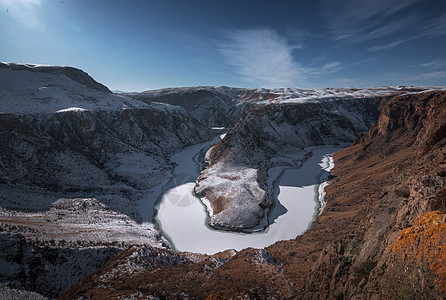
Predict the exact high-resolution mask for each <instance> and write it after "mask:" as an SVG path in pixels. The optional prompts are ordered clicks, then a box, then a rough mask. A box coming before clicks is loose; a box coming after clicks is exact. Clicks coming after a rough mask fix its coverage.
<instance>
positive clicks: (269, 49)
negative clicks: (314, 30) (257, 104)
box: [217, 28, 379, 87]
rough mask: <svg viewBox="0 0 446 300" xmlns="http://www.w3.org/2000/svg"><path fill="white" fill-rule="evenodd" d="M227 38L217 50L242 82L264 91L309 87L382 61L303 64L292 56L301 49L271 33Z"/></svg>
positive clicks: (242, 32)
mask: <svg viewBox="0 0 446 300" xmlns="http://www.w3.org/2000/svg"><path fill="white" fill-rule="evenodd" d="M225 37H226V39H225V41H224V42H220V43H218V44H217V46H218V51H219V52H220V53H221V54H222V56H223V57H224V59H225V61H226V63H227V64H228V65H230V66H232V67H233V68H234V69H235V72H236V73H237V74H238V75H239V76H240V79H241V80H243V81H245V82H249V83H254V84H255V85H257V86H263V87H285V86H299V85H304V86H308V85H311V84H314V82H315V81H320V80H321V79H324V78H326V76H329V75H331V74H335V73H338V72H340V71H342V70H344V69H347V68H350V67H354V66H357V65H361V64H369V63H372V62H374V61H376V60H378V59H379V57H369V58H365V59H363V60H360V61H353V62H349V63H344V62H342V61H337V60H329V57H324V58H323V59H321V60H319V61H318V62H317V63H313V64H304V63H303V62H302V61H299V60H298V55H297V54H298V53H299V52H297V54H296V52H294V53H293V51H295V50H296V49H300V48H299V47H297V46H296V45H295V44H292V43H291V42H290V40H289V39H288V38H286V37H285V36H282V35H280V34H278V33H277V32H276V31H274V30H272V29H265V28H262V29H250V30H232V31H227V32H226V33H225ZM292 39H293V40H294V38H292ZM293 54H294V55H293Z"/></svg>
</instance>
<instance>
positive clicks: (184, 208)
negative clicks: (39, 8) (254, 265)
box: [157, 144, 336, 254]
mask: <svg viewBox="0 0 446 300" xmlns="http://www.w3.org/2000/svg"><path fill="white" fill-rule="evenodd" d="M202 147H204V145H203V144H201V145H196V146H193V147H189V148H187V149H185V150H184V151H181V152H179V153H177V154H175V155H173V156H172V160H173V161H175V162H176V163H177V164H178V166H177V167H176V168H175V169H174V175H175V177H174V178H175V179H174V180H173V181H172V182H171V183H170V188H168V189H167V190H166V191H165V193H164V195H163V196H162V199H161V201H160V203H159V208H158V214H157V219H158V222H159V224H160V227H161V230H162V231H163V232H164V234H165V235H166V236H167V237H168V238H169V239H170V242H171V243H172V244H173V246H174V247H175V248H176V249H177V250H179V251H191V252H198V253H207V254H213V253H217V252H220V251H224V250H226V249H236V250H241V249H244V248H248V247H254V248H263V247H266V246H268V245H271V244H273V243H275V242H277V241H281V240H286V239H293V238H295V237H296V236H298V235H300V234H302V233H303V232H305V231H306V230H307V229H308V227H309V226H310V225H311V223H312V221H313V220H314V218H315V217H316V216H317V215H318V212H319V211H318V209H319V197H318V196H319V195H318V187H319V183H320V181H321V178H322V180H325V179H326V176H327V174H328V173H327V172H326V170H329V168H330V167H332V165H331V164H330V163H329V161H330V160H329V159H328V158H327V155H328V154H329V153H332V152H334V151H335V150H336V149H335V148H333V147H323V148H317V149H313V150H312V152H313V155H312V156H311V157H310V158H309V159H308V160H307V161H306V162H305V163H304V164H303V166H302V167H301V168H299V169H289V168H288V169H286V168H285V167H275V168H272V169H271V170H270V172H269V176H270V178H269V180H268V181H269V184H273V182H274V179H276V178H277V177H278V176H279V175H280V174H282V177H281V178H280V180H279V190H280V191H279V194H278V197H277V198H278V203H277V204H276V205H275V206H274V207H273V208H272V211H271V213H270V220H271V221H272V224H270V226H269V227H268V228H267V229H266V230H264V231H260V232H254V233H237V232H229V231H221V230H214V229H212V228H210V227H209V226H208V225H207V220H206V218H207V215H206V209H205V207H204V205H203V204H202V203H201V201H200V200H199V199H198V198H196V197H194V195H193V192H192V191H193V188H194V185H195V182H194V180H195V178H196V177H197V176H198V174H199V169H198V166H197V164H196V162H195V161H194V156H196V154H197V153H198V152H199V151H200V149H202ZM282 171H283V172H282Z"/></svg>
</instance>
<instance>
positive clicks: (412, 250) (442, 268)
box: [392, 210, 446, 292]
mask: <svg viewBox="0 0 446 300" xmlns="http://www.w3.org/2000/svg"><path fill="white" fill-rule="evenodd" d="M445 242H446V215H445V214H441V213H440V211H438V210H437V211H431V212H428V213H426V214H424V215H422V216H420V218H419V219H418V220H417V221H416V222H415V225H414V226H412V227H409V228H406V229H404V230H403V231H402V232H401V234H400V235H399V237H398V238H397V239H396V241H395V243H394V244H393V246H392V252H393V253H395V254H401V255H403V256H404V258H405V259H408V260H413V261H416V262H419V263H421V265H423V266H426V267H427V268H428V269H429V270H430V271H431V272H432V273H433V274H434V275H435V277H436V278H435V282H436V284H437V285H438V287H439V288H440V290H441V291H443V292H446V246H445Z"/></svg>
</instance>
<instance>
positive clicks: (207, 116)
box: [0, 63, 446, 299]
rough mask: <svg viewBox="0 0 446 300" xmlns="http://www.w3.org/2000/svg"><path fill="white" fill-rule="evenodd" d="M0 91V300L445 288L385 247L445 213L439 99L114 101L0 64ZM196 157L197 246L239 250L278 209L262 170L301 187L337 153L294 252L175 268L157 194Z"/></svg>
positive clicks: (178, 257) (105, 93)
mask: <svg viewBox="0 0 446 300" xmlns="http://www.w3.org/2000/svg"><path fill="white" fill-rule="evenodd" d="M0 78H2V81H1V84H0V92H1V93H0V95H1V96H0V97H1V98H0V137H1V140H2V143H1V145H0V166H1V170H0V187H1V189H0V190H1V192H0V229H1V232H0V238H1V239H2V243H1V245H2V246H1V247H2V251H1V253H0V256H1V257H0V265H1V266H2V270H4V271H2V272H0V284H1V285H2V286H3V285H4V287H2V289H3V291H2V290H0V292H2V293H5V294H6V293H26V291H28V292H29V293H34V292H37V293H39V294H41V295H43V296H45V297H49V298H57V297H59V298H60V299H78V298H82V297H86V298H95V299H112V298H130V299H131V298H148V299H150V298H192V299H194V298H197V299H204V298H206V297H208V296H211V297H214V298H217V299H218V297H223V298H250V299H256V298H267V297H270V298H276V299H282V298H303V299H314V298H318V297H319V298H324V299H325V298H329V299H335V298H336V299H338V298H347V299H352V298H356V299H382V298H392V297H393V298H398V297H400V298H401V297H405V296H407V295H411V296H414V297H417V296H420V297H421V296H423V297H428V298H441V297H442V295H444V294H443V293H444V290H442V284H444V282H443V283H442V281H441V280H444V277H442V276H444V274H441V273H438V272H437V271H436V270H435V269H432V268H431V267H430V265H429V264H428V263H426V262H425V261H420V262H419V264H411V261H410V260H409V259H406V258H405V257H407V256H408V255H409V254H408V253H406V254H407V255H406V256H401V255H399V254H398V253H396V252H397V251H396V250H395V251H394V249H395V248H394V243H395V239H396V238H397V237H399V236H400V233H401V232H402V231H403V230H406V229H410V228H411V227H412V226H414V225H415V224H416V222H417V220H418V219H419V218H420V217H423V216H424V215H426V213H429V212H433V211H436V213H437V214H438V216H444V214H445V212H446V198H445V195H446V192H445V187H444V183H445V176H446V150H445V145H446V139H445V137H446V104H445V101H446V92H445V89H444V88H435V87H383V88H370V89H353V88H329V89H320V90H302V89H290V88H289V89H254V90H252V89H251V90H250V89H241V88H229V87H194V88H175V89H163V90H154V91H146V92H142V93H124V94H119V95H118V94H113V93H111V92H110V91H109V90H108V88H107V87H105V86H103V85H102V84H100V83H97V82H96V81H95V80H94V79H93V78H91V77H90V76H89V75H88V74H86V73H85V72H83V71H81V70H78V69H75V68H68V67H56V66H38V65H23V64H12V63H1V64H0ZM223 133H225V135H224V136H223V137H222V139H221V140H220V141H218V142H217V141H215V142H216V144H215V145H213V146H212V144H213V143H210V141H211V140H212V139H214V138H215V137H216V136H220V135H222V134H223ZM202 143H205V144H207V145H208V146H207V147H205V148H202V149H201V150H200V149H199V150H200V151H199V152H198V154H199V155H198V156H197V157H198V158H197V162H198V163H199V164H200V166H201V168H200V169H199V170H198V171H197V174H196V177H194V178H189V179H188V180H187V182H189V183H188V184H189V185H190V189H191V190H193V192H194V194H195V195H196V196H197V197H198V199H197V198H195V197H193V198H194V199H195V200H196V201H200V203H201V205H203V211H204V213H205V214H207V219H206V220H207V222H208V224H207V226H209V228H210V230H214V231H219V230H220V231H221V230H225V231H231V232H235V233H234V234H246V235H248V236H249V235H250V234H253V233H249V232H250V230H253V229H256V228H257V229H258V227H259V226H261V225H262V220H265V218H268V216H269V214H271V211H272V210H273V208H274V204H275V203H276V202H277V199H276V196H277V195H275V194H274V191H273V190H272V189H271V188H270V186H269V182H271V181H272V180H274V179H275V177H274V176H278V175H274V176H273V175H272V173H271V172H270V170H274V168H278V167H286V168H290V169H292V168H294V169H296V170H299V168H302V167H303V166H304V165H305V163H306V162H307V161H308V160H309V159H310V158H311V157H312V150H311V149H314V148H315V147H316V148H317V147H324V146H331V147H333V146H336V147H342V148H344V149H342V150H340V151H337V152H335V153H334V154H333V155H332V157H333V161H334V168H333V169H332V170H330V174H329V175H328V174H326V177H325V179H324V180H327V182H326V183H324V185H323V186H324V187H325V188H324V191H323V192H324V194H325V196H324V203H326V204H325V205H324V206H323V207H317V204H316V203H315V204H314V205H315V206H314V207H313V210H316V211H317V214H316V217H315V219H314V222H313V223H312V224H311V222H310V224H311V226H310V227H309V228H308V230H304V232H302V234H300V235H297V234H296V236H292V237H287V240H282V241H278V242H276V243H273V244H271V245H270V244H268V245H265V246H262V247H259V248H253V246H250V247H249V245H247V248H246V247H242V248H241V249H237V250H234V249H227V250H225V251H221V252H218V251H213V252H212V253H211V254H205V253H203V252H201V253H197V252H200V251H195V253H194V252H186V251H174V249H172V243H171V242H172V241H170V240H169V237H167V236H166V235H165V234H164V232H163V230H161V228H160V224H159V222H158V221H157V218H159V217H160V215H159V211H157V209H156V206H157V205H159V202H160V201H161V199H160V197H161V194H162V191H161V190H160V187H161V186H164V185H165V184H167V182H168V181H169V180H171V179H172V178H173V177H172V176H173V173H172V172H174V171H175V168H176V167H178V168H181V164H179V163H177V162H175V160H174V159H173V158H174V157H175V154H176V153H180V151H184V150H185V149H188V148H187V147H193V146H194V145H199V144H202ZM197 151H198V150H197ZM178 168H177V170H178ZM276 178H277V177H276ZM318 184H319V183H318ZM190 195H192V193H191V194H190ZM197 203H198V202H197ZM319 208H323V209H321V210H320V215H319ZM312 214H313V213H312ZM173 218H175V217H173ZM442 218H443V219H441V217H440V218H439V220H440V221H438V222H440V223H441V222H445V218H444V217H442ZM438 222H437V223H438ZM267 225H268V224H267ZM267 225H266V228H267V227H268V226H267ZM261 229H262V230H264V229H265V228H261ZM444 235H445V232H441V231H440V238H439V244H438V245H439V247H440V249H444V248H445V247H444V238H445V236H444ZM204 243H213V240H212V239H205V240H204ZM173 244H174V243H173ZM208 246H209V248H212V247H211V246H212V245H206V247H208ZM414 247H415V248H416V245H415V246H414ZM405 251H409V250H405ZM410 251H412V252H416V253H418V252H417V251H418V250H417V249H410ZM441 251H444V250H441ZM441 253H443V252H440V254H439V259H441V255H442V254H441ZM403 254H404V253H403ZM415 256H416V255H415ZM402 270H405V271H404V272H402ZM397 274H403V275H401V276H403V277H402V278H399V279H398V278H397ZM414 274H421V275H420V276H421V279H419V278H418V277H417V278H416V276H414ZM398 280H400V281H401V282H399V283H398V284H395V282H397V281H398ZM395 285H396V286H397V288H394V286H395Z"/></svg>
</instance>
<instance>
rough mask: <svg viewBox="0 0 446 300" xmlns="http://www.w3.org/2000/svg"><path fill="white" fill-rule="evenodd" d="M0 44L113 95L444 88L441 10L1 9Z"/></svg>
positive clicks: (421, 4) (322, 3)
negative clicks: (204, 89) (226, 89)
mask: <svg viewBox="0 0 446 300" xmlns="http://www.w3.org/2000/svg"><path fill="white" fill-rule="evenodd" d="M0 40H1V41H2V42H1V43H0V61H9V62H21V63H37V64H51V65H67V66H73V67H77V68H80V69H83V70H84V71H86V72H88V73H89V74H90V75H92V76H93V77H94V78H95V79H96V80H97V81H99V82H101V83H103V84H105V85H107V86H108V87H109V88H110V89H113V90H116V89H119V90H125V91H142V90H147V89H155V88H163V87H176V86H198V85H227V86H235V87H299V88H318V87H342V86H353V87H368V86H383V85H437V86H438V85H443V86H444V85H446V50H445V49H446V1H444V0H374V1H372V0H312V1H262V0H255V1H254V0H238V1H233V0H224V1H212V0H207V1H194V0H187V1H186V0H182V1H179V0H178V1H172V0H162V1H161V0H158V1H149V0H147V1H142V0H141V1H136V0H127V1H124V0H122V1H115V0H103V1H100V0H0Z"/></svg>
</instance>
